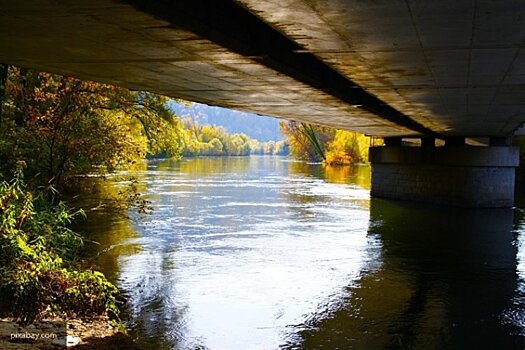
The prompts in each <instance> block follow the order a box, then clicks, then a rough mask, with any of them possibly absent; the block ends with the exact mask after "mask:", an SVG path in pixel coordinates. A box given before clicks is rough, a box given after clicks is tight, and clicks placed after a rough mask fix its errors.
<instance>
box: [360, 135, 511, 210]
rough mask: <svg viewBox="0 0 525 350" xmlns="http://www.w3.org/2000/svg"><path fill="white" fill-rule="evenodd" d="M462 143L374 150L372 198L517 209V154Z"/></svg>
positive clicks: (388, 147)
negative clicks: (515, 187)
mask: <svg viewBox="0 0 525 350" xmlns="http://www.w3.org/2000/svg"><path fill="white" fill-rule="evenodd" d="M453 144H454V145H455V144H456V143H453ZM457 144H458V146H448V147H447V146H445V147H402V146H388V145H387V146H383V147H371V148H370V155H369V157H370V162H371V163H372V189H371V195H372V196H374V197H383V198H392V199H403V200H411V201H419V202H426V203H435V204H443V205H452V206H461V207H487V208H489V207H490V208H494V207H511V206H513V205H514V172H515V168H516V167H517V166H518V165H519V153H518V150H517V149H516V148H513V147H507V146H497V147H495V146H491V147H469V146H460V145H459V144H461V143H457Z"/></svg>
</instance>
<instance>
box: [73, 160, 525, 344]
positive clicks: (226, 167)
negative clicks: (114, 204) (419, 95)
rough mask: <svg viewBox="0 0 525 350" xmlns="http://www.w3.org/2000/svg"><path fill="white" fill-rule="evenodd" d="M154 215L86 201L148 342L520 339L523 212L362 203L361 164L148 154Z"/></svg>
mask: <svg viewBox="0 0 525 350" xmlns="http://www.w3.org/2000/svg"><path fill="white" fill-rule="evenodd" d="M122 176H126V177H128V176H129V177H131V176H133V177H134V178H135V179H136V186H137V187H138V189H139V190H140V191H142V192H144V193H146V195H147V199H148V200H149V201H150V206H151V207H152V208H153V211H152V213H151V214H148V215H144V214H140V213H137V212H134V211H130V212H129V213H128V215H127V217H126V216H123V215H115V213H114V212H113V211H111V210H106V209H104V207H100V208H97V209H98V210H94V211H92V212H91V213H90V215H89V219H88V221H87V222H85V223H83V224H82V230H83V231H84V233H85V234H86V235H87V236H88V237H89V239H91V240H94V241H97V242H99V244H97V245H95V244H89V243H88V253H89V254H90V255H91V256H92V257H93V261H94V263H95V266H96V267H97V268H99V269H100V270H101V271H103V272H104V273H105V274H106V276H108V278H110V279H111V280H112V281H114V282H115V283H116V284H117V285H118V287H119V288H120V289H121V290H122V291H123V292H124V293H125V294H126V296H127V297H128V302H127V305H126V306H125V310H124V313H123V315H124V318H125V319H126V320H127V323H128V325H129V328H130V334H131V335H132V336H133V337H134V338H136V339H137V341H138V342H139V343H140V344H142V345H143V346H144V347H146V348H148V349H212V350H223V349H239V350H250V349H480V348H482V349H486V348H487V349H523V348H525V297H524V296H525V216H524V215H523V210H522V209H520V208H515V209H497V210H492V209H483V210H473V209H470V210H469V209H458V208H444V207H437V206H428V205H421V204H411V203H406V202H395V201H387V200H381V199H371V198H370V194H369V186H370V168H369V167H367V166H357V167H353V168H349V167H346V168H327V167H323V166H321V165H318V164H305V163H301V162H294V161H291V160H290V159H288V158H282V157H239V158H201V159H185V160H181V161H169V160H162V161H158V160H156V161H149V162H148V163H147V164H146V163H145V164H144V165H143V167H142V168H140V169H139V170H136V171H130V172H127V173H122V174H119V176H116V177H114V178H112V177H109V178H108V179H107V180H105V181H99V183H98V185H97V191H96V192H97V193H98V194H104V193H112V192H116V191H118V190H119V189H120V190H122V189H123V188H124V186H125V183H126V182H125V181H122Z"/></svg>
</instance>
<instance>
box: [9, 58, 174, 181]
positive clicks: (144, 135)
mask: <svg viewBox="0 0 525 350" xmlns="http://www.w3.org/2000/svg"><path fill="white" fill-rule="evenodd" d="M6 91H7V94H6V102H5V104H4V113H3V115H4V118H3V119H2V120H1V131H0V133H1V135H0V140H2V141H0V162H1V163H2V168H3V170H4V173H5V170H6V169H9V168H12V167H13V164H12V163H13V162H15V161H16V160H18V159H23V160H25V161H26V163H27V164H28V174H30V175H33V176H36V175H38V177H39V178H41V179H42V182H45V183H49V184H52V185H54V186H56V187H62V186H63V185H64V184H65V183H66V182H67V180H68V179H69V178H71V177H72V176H75V175H77V174H84V173H87V172H91V171H95V170H96V171H101V170H105V171H107V170H112V169H115V168H117V167H123V166H127V165H129V164H132V163H134V162H136V161H137V160H139V159H142V158H143V157H144V156H145V155H146V154H156V153H160V152H166V153H167V154H168V155H170V156H179V155H180V154H181V152H182V148H183V143H182V137H181V130H182V127H181V125H180V122H179V121H178V119H177V117H176V116H175V115H174V114H173V113H171V112H170V111H169V110H168V109H167V107H166V105H165V104H166V101H167V98H165V97H162V96H159V95H155V94H151V93H146V92H135V91H130V90H127V89H123V88H118V87H115V86H112V85H108V84H100V83H94V82H89V81H81V80H78V79H75V78H72V77H65V76H60V75H55V74H49V73H44V72H38V71H33V70H28V69H22V68H16V67H10V68H9V70H8V79H7V82H6ZM35 150H38V151H36V152H35Z"/></svg>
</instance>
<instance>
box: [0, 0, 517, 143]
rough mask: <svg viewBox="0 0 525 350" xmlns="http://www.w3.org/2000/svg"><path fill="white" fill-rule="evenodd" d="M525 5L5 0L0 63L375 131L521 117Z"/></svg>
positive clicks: (447, 132)
mask: <svg viewBox="0 0 525 350" xmlns="http://www.w3.org/2000/svg"><path fill="white" fill-rule="evenodd" d="M524 43H525V3H524V2H522V1H489V0H484V1H482V0H477V1H476V0H472V1H457V0H444V1H432V0H425V1H414V0H406V1H401V0H379V1H365V2H363V1H359V0H344V1H343V0H323V1H314V0H267V1H257V0H239V1H231V0H214V1H205V0H177V1H168V0H156V1H152V0H127V1H114V0H41V1H32V0H18V1H12V0H0V62H5V63H9V64H15V65H22V66H27V67H31V68H37V69H41V70H46V71H51V72H56V73H61V74H68V75H73V76H77V77H80V78H83V79H91V80H96V81H102V82H109V83H115V84H119V85H124V86H126V87H129V88H132V89H143V90H150V91H154V92H158V93H161V94H165V95H168V96H173V97H179V98H183V99H188V100H192V101H197V102H203V103H207V104H212V105H219V106H224V107H230V108H234V109H239V110H245V111H250V112H255V113H259V114H264V115H271V116H277V117H283V118H289V119H295V120H301V121H307V122H312V123H318V124H324V125H329V126H334V127H339V128H344V129H350V130H355V131H359V132H362V133H365V134H369V135H376V136H410V135H422V134H427V135H434V136H458V135H459V136H507V135H509V134H511V133H512V132H514V131H515V130H516V129H518V128H519V127H520V126H521V123H522V122H523V121H525V116H524V115H525V113H524V112H525V110H524V109H525V105H524V103H525V102H524V101H525V89H524V88H523V84H525V68H524V67H525V51H524V50H522V48H523V47H524Z"/></svg>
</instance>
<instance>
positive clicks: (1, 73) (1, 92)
mask: <svg viewBox="0 0 525 350" xmlns="http://www.w3.org/2000/svg"><path fill="white" fill-rule="evenodd" d="M8 69H9V66H8V65H7V64H5V63H0V121H2V115H3V106H4V99H5V86H6V83H7V70H8Z"/></svg>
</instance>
